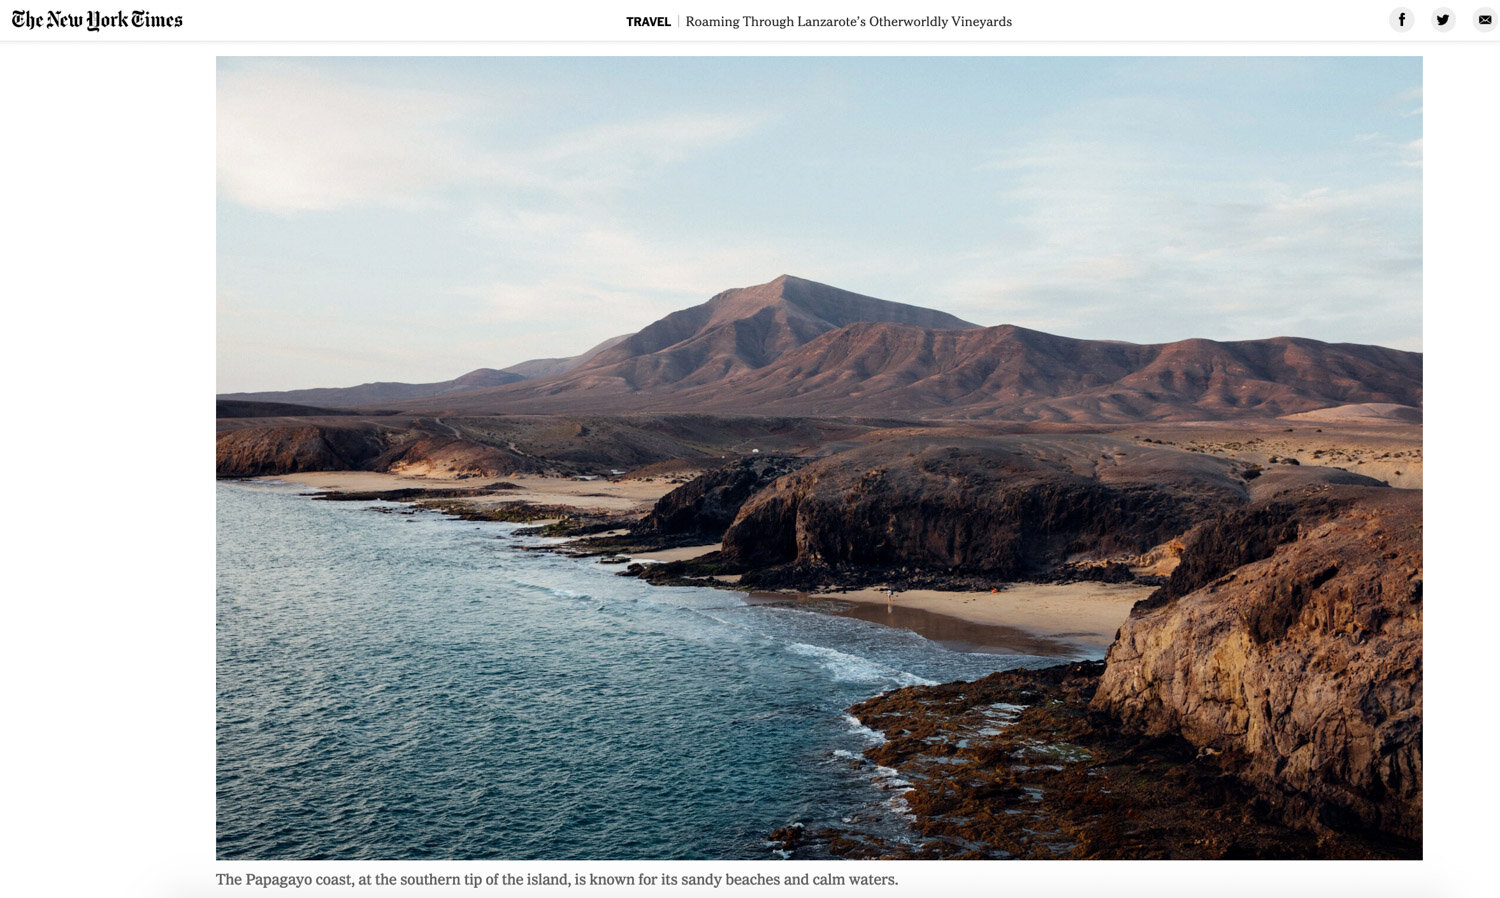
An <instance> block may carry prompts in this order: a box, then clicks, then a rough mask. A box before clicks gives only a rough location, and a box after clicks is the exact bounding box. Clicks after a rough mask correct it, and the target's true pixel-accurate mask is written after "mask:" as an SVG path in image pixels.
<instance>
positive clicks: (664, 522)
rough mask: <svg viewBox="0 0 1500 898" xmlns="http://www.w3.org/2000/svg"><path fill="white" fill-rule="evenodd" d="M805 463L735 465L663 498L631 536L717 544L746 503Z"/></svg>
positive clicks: (773, 459)
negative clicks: (708, 541) (705, 541)
mask: <svg viewBox="0 0 1500 898" xmlns="http://www.w3.org/2000/svg"><path fill="white" fill-rule="evenodd" d="M806 463H807V460H806V459H802V458H788V457H785V456H763V457H753V458H746V459H739V460H736V461H732V462H730V463H729V464H727V465H724V466H723V467H720V468H716V469H715V470H712V471H707V472H705V473H704V474H702V475H700V476H698V477H696V478H694V479H693V480H690V481H688V482H687V483H685V484H683V485H682V486H680V487H678V488H677V489H675V490H673V491H671V492H670V493H667V494H666V495H665V496H662V497H661V498H660V499H658V500H657V502H656V505H655V506H654V507H653V508H652V509H651V512H650V513H649V514H647V515H646V517H645V518H643V519H642V520H641V521H640V523H638V524H637V525H636V526H635V527H634V528H632V531H633V533H634V534H635V535H637V536H655V537H662V538H665V539H672V540H686V541H690V542H702V541H704V540H719V539H721V538H723V536H724V531H726V530H728V529H729V525H730V524H731V523H733V522H734V519H735V516H736V515H738V514H739V511H740V507H741V506H742V505H744V504H745V500H747V499H749V498H750V497H751V496H753V495H755V494H756V493H757V492H759V491H760V490H761V489H763V488H764V487H766V486H767V485H768V484H770V483H771V482H772V481H773V480H775V479H776V478H778V477H781V476H783V475H785V474H790V473H791V472H792V471H795V470H797V469H798V468H800V467H802V466H803V465H805V464H806Z"/></svg>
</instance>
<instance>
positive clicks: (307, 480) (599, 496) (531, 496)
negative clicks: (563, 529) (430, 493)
mask: <svg viewBox="0 0 1500 898" xmlns="http://www.w3.org/2000/svg"><path fill="white" fill-rule="evenodd" d="M265 479H267V480H282V481H285V482H287V483H295V484H298V485H301V486H306V487H308V488H309V489H315V490H322V491H325V492H334V493H354V492H371V491H378V490H401V489H430V490H439V489H478V488H480V487H484V486H489V485H490V484H493V483H509V484H512V485H514V486H516V487H519V489H513V490H505V491H503V492H499V493H494V494H491V495H485V496H475V497H472V498H465V499H464V500H463V501H464V502H465V503H466V504H468V505H473V506H474V507H475V508H481V509H482V508H488V507H492V506H495V505H504V504H507V503H513V502H527V503H530V504H532V505H570V506H573V507H575V508H581V509H584V510H587V511H600V512H609V513H615V514H622V513H626V512H634V513H640V514H645V513H646V512H647V511H650V510H651V506H652V505H655V504H656V500H657V499H660V498H661V497H662V496H665V495H666V494H667V493H669V492H671V491H672V490H673V489H676V488H677V486H678V484H675V483H673V482H671V481H670V480H668V479H666V478H661V479H651V480H571V479H568V478H565V477H540V476H537V475H533V474H518V475H515V476H511V477H468V478H464V479H456V478H442V477H425V476H415V475H409V474H381V473H375V472H373V471H317V472H313V473H308V474H280V475H277V476H275V477H268V478H265Z"/></svg>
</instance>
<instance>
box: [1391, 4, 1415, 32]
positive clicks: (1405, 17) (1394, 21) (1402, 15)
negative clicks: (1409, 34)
mask: <svg viewBox="0 0 1500 898" xmlns="http://www.w3.org/2000/svg"><path fill="white" fill-rule="evenodd" d="M1415 21H1416V17H1415V16H1413V15H1412V12H1411V10H1409V9H1407V8H1406V7H1404V6H1401V7H1397V8H1396V9H1394V10H1392V11H1391V27H1392V28H1394V29H1396V30H1397V31H1410V30H1411V26H1412V24H1413V23H1414V22H1415Z"/></svg>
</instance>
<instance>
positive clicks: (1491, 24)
mask: <svg viewBox="0 0 1500 898" xmlns="http://www.w3.org/2000/svg"><path fill="white" fill-rule="evenodd" d="M1456 21H1457V19H1456V18H1455V16H1454V15H1453V10H1451V9H1449V8H1447V7H1446V6H1445V7H1442V8H1441V9H1435V10H1433V11H1432V27H1433V28H1434V29H1436V30H1438V31H1443V32H1448V31H1452V30H1453V25H1454V23H1455V22H1456ZM1416 23H1417V16H1416V14H1415V13H1413V12H1412V11H1411V10H1409V9H1407V8H1406V7H1404V6H1400V7H1397V8H1396V9H1395V10H1393V11H1392V12H1391V27H1392V28H1394V29H1396V30H1397V31H1410V30H1411V28H1412V26H1413V25H1415V24H1416ZM1474 28H1475V29H1476V30H1478V31H1494V30H1495V11H1494V10H1493V9H1490V8H1489V7H1485V8H1483V9H1476V10H1474Z"/></svg>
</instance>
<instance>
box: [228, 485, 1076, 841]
mask: <svg viewBox="0 0 1500 898" xmlns="http://www.w3.org/2000/svg"><path fill="white" fill-rule="evenodd" d="M217 522H218V523H217V527H218V534H217V535H218V549H217V553H218V554H217V571H216V574H217V593H218V595H217V599H218V615H217V697H218V701H217V811H216V814H217V854H218V857H219V858H220V859H223V860H231V859H234V860H262V859H265V860H269V859H322V858H338V859H451V860H464V859H497V860H499V859H504V860H528V859H547V860H564V859H580V860H583V859H586V860H606V859H753V858H774V857H777V856H778V854H777V853H776V852H775V851H773V849H772V847H771V846H769V845H768V844H767V836H768V834H769V833H770V832H771V830H773V829H776V828H778V827H782V826H785V825H787V824H790V823H794V822H800V823H803V824H804V825H806V826H807V827H808V828H809V829H810V830H813V831H816V830H818V829H821V828H822V827H824V826H840V827H843V828H846V829H854V830H856V831H861V832H870V833H876V834H879V835H881V836H883V837H885V838H892V839H900V838H905V837H907V833H906V829H905V818H904V817H903V815H902V813H901V812H902V807H901V803H900V793H901V785H902V784H901V782H900V781H899V779H896V778H895V775H894V773H893V772H891V771H885V770H881V769H879V768H876V767H874V766H873V765H869V764H859V763H856V761H857V759H858V758H859V755H860V752H861V751H862V750H863V749H865V748H866V747H868V746H870V745H871V744H874V743H875V742H876V741H877V740H878V736H877V735H876V734H875V733H873V732H871V731H869V730H867V729H865V728H864V727H862V726H860V725H859V724H858V722H857V721H855V720H854V719H853V718H852V717H850V716H849V715H848V714H847V713H846V712H845V709H846V708H847V707H849V706H850V705H852V704H854V703H855V702H857V701H860V700H862V699H865V698H868V697H870V696H872V695H875V694H877V693H880V692H883V691H886V690H889V689H893V688H896V687H899V686H905V685H910V684H917V683H933V682H945V681H949V680H955V679H972V678H975V677H980V676H983V675H985V674H986V673H989V672H991V671H994V670H1001V669H1006V668H1011V667H1017V666H1023V665H1028V664H1031V665H1036V664H1055V663H1057V662H1058V661H1059V659H1057V658H1049V659H1038V658H1033V657H1030V656H1025V655H1007V654H994V653H977V652H966V651H958V650H954V649H951V648H948V647H945V646H943V645H940V644H938V643H935V642H931V641H929V640H927V639H924V638H922V637H920V636H918V635H916V634H914V633H911V632H909V631H906V630H900V629H895V628H892V627H886V626H882V625H880V624H876V623H869V622H865V621H861V620H856V619H853V618H848V617H841V616H836V615H830V614H821V613H818V612H815V611H809V610H805V609H801V608H795V607H785V606H782V605H776V604H755V603H750V602H747V601H746V600H745V598H744V596H742V595H741V594H739V593H737V592H733V591H727V590H717V589H698V588H682V587H659V586H653V585H651V584H648V583H645V582H643V581H641V580H638V579H635V578H630V577H620V576H617V575H616V573H615V572H616V571H618V570H619V568H618V567H612V566H606V565H601V564H598V563H596V562H594V561H593V560H589V559H578V558H570V557H566V556H561V555H557V554H552V553H548V552H539V551H534V550H529V549H527V548H525V547H527V546H533V547H534V546H537V545H540V544H542V543H543V542H545V541H543V540H539V539H536V538H529V537H519V536H517V535H516V534H515V531H516V529H517V526H516V525H512V524H502V523H474V522H468V521H460V520H457V519H454V518H450V517H446V516H444V515H441V514H438V513H435V512H426V511H417V510H414V509H412V508H411V507H409V506H403V505H398V504H394V503H385V502H373V503H364V502H361V503H353V502H322V501H314V500H312V499H310V498H309V497H307V496H305V495H300V494H299V490H298V489H297V488H293V487H291V486H289V485H285V484H276V483H266V482H253V483H249V482H225V483H221V484H219V486H218V496H217Z"/></svg>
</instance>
